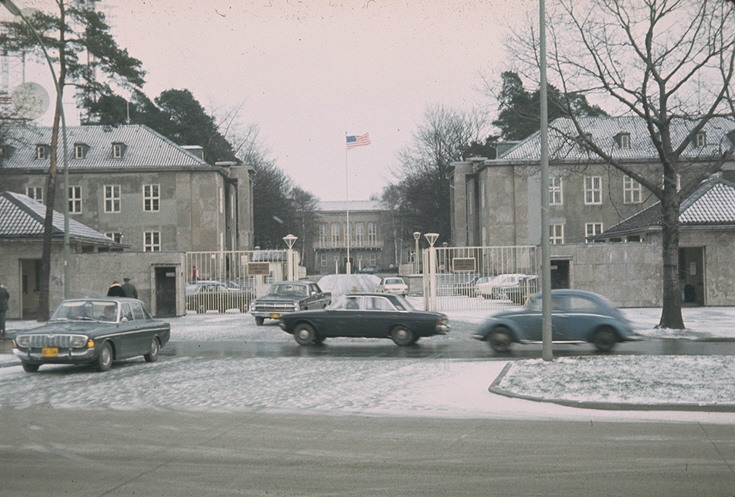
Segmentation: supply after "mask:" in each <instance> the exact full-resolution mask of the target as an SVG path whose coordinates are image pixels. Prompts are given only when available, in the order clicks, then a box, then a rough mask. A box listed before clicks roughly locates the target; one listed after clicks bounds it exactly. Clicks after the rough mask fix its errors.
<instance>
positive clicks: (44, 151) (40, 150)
mask: <svg viewBox="0 0 735 497" xmlns="http://www.w3.org/2000/svg"><path fill="white" fill-rule="evenodd" d="M50 152H51V147H49V146H48V145H42V144H40V145H36V159H38V160H45V159H48V158H49V155H51V154H50Z"/></svg>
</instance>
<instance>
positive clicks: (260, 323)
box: [255, 318, 265, 326]
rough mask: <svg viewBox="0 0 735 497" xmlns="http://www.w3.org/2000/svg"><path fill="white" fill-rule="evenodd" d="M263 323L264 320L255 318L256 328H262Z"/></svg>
mask: <svg viewBox="0 0 735 497" xmlns="http://www.w3.org/2000/svg"><path fill="white" fill-rule="evenodd" d="M263 323H265V318H255V325H256V326H263Z"/></svg>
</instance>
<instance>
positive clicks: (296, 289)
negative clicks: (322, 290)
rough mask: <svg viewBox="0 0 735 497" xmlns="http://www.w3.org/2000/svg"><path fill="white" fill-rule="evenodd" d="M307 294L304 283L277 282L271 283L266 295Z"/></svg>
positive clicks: (292, 295)
mask: <svg viewBox="0 0 735 497" xmlns="http://www.w3.org/2000/svg"><path fill="white" fill-rule="evenodd" d="M308 294H309V292H308V289H307V288H306V285H293V284H289V283H278V284H276V285H271V287H270V289H269V290H268V295H277V296H279V297H280V296H289V297H305V296H307V295H308Z"/></svg>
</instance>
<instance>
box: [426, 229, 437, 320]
mask: <svg viewBox="0 0 735 497" xmlns="http://www.w3.org/2000/svg"><path fill="white" fill-rule="evenodd" d="M424 236H425V237H426V240H427V241H428V242H429V285H430V286H431V290H430V299H429V309H428V310H429V311H435V310H436V248H435V247H434V244H435V243H436V239H437V238H439V233H426V234H425V235H424ZM424 271H426V268H424Z"/></svg>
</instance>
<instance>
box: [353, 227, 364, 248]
mask: <svg viewBox="0 0 735 497" xmlns="http://www.w3.org/2000/svg"><path fill="white" fill-rule="evenodd" d="M363 245H365V223H364V222H362V221H358V222H356V223H355V246H356V247H362V246H363Z"/></svg>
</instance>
